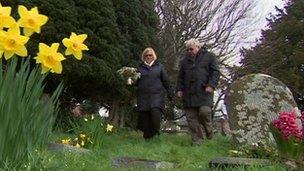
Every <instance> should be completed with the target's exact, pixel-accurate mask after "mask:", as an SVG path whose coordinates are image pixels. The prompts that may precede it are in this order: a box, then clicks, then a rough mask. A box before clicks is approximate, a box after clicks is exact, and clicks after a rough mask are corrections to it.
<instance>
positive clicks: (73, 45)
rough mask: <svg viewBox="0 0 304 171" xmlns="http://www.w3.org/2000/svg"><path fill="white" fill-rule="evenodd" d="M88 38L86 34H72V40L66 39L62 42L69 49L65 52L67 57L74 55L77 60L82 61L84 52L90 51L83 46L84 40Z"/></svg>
mask: <svg viewBox="0 0 304 171" xmlns="http://www.w3.org/2000/svg"><path fill="white" fill-rule="evenodd" d="M86 38H87V35H86V34H80V35H77V34H75V33H73V32H72V33H71V36H70V38H69V39H68V38H64V39H63V40H62V43H63V45H64V46H65V47H66V48H67V49H66V51H65V55H71V54H73V55H74V56H75V58H76V59H78V60H81V58H82V51H83V50H89V48H88V47H87V46H86V45H85V44H83V42H84V40H85V39H86Z"/></svg>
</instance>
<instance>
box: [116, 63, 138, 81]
mask: <svg viewBox="0 0 304 171" xmlns="http://www.w3.org/2000/svg"><path fill="white" fill-rule="evenodd" d="M117 73H118V74H119V75H121V76H122V77H124V78H126V79H127V84H128V85H132V84H133V83H135V82H136V81H137V79H139V78H140V73H139V72H138V71H137V69H136V68H133V67H122V68H121V69H119V70H118V71H117Z"/></svg>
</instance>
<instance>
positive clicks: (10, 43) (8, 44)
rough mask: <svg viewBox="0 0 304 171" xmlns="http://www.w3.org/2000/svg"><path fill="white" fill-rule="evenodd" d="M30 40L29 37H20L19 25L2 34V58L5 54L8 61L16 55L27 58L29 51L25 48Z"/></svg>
mask: <svg viewBox="0 0 304 171" xmlns="http://www.w3.org/2000/svg"><path fill="white" fill-rule="evenodd" d="M28 40H29V38H28V37H25V36H22V35H20V29H19V27H18V26H17V25H15V27H11V28H9V29H8V30H7V32H6V31H1V32H0V58H1V57H2V55H3V53H4V58H5V59H6V60H8V59H9V58H11V57H12V56H13V55H14V54H17V55H19V56H22V57H25V56H27V50H26V47H25V46H24V45H25V43H26V42H27V41H28Z"/></svg>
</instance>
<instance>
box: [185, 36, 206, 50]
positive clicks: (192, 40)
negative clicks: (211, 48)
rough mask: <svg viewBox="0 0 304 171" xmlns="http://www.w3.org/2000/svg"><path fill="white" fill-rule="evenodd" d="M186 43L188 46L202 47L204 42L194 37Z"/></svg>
mask: <svg viewBox="0 0 304 171" xmlns="http://www.w3.org/2000/svg"><path fill="white" fill-rule="evenodd" d="M185 44H186V48H188V47H189V46H192V45H194V46H198V47H202V44H201V43H200V42H199V40H198V39H194V38H192V39H189V40H187V41H186V42H185Z"/></svg>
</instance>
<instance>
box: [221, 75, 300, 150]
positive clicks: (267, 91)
mask: <svg viewBox="0 0 304 171" xmlns="http://www.w3.org/2000/svg"><path fill="white" fill-rule="evenodd" d="M225 100H226V105H227V112H228V116H229V123H230V128H231V130H232V132H231V133H232V138H233V140H234V142H235V143H236V145H238V146H244V145H252V144H253V143H257V142H260V143H262V144H263V145H265V146H268V145H269V143H274V142H275V141H274V139H273V137H272V134H271V133H270V130H269V124H270V123H271V121H273V120H274V119H276V118H277V117H278V115H279V113H280V112H281V111H291V110H296V113H297V114H298V115H300V112H299V110H298V108H297V105H296V103H295V100H294V98H293V95H292V93H291V91H290V90H289V89H288V87H287V86H286V85H284V84H283V83H282V82H281V81H279V80H278V79H276V78H273V77H271V76H269V75H265V74H251V75H247V76H244V77H241V78H240V79H237V80H236V81H235V82H233V83H232V84H231V86H230V88H229V89H228V92H227V95H226V99H225Z"/></svg>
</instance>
